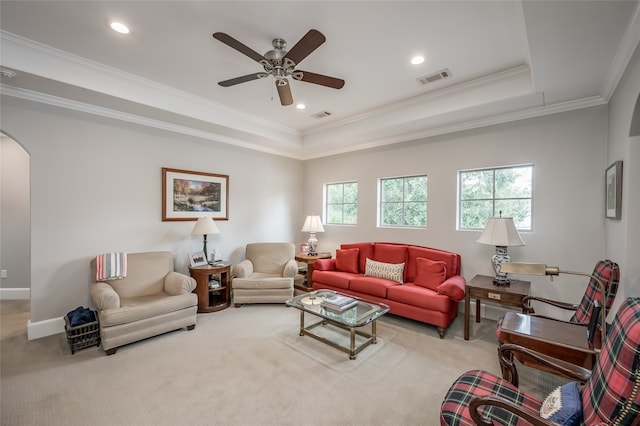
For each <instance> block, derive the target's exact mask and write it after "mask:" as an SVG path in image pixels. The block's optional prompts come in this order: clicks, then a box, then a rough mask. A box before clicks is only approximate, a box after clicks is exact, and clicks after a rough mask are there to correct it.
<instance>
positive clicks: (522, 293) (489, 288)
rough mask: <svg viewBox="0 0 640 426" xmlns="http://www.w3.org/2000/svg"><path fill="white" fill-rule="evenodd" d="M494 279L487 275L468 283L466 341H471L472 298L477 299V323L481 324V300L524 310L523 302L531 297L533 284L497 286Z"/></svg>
mask: <svg viewBox="0 0 640 426" xmlns="http://www.w3.org/2000/svg"><path fill="white" fill-rule="evenodd" d="M493 278H494V277H490V276H487V275H476V276H475V277H473V278H472V279H471V281H469V282H468V283H467V286H466V290H465V294H464V340H469V317H470V316H471V299H472V298H473V299H476V322H480V301H481V300H484V301H489V302H494V303H498V304H501V305H508V306H515V307H518V308H521V309H523V303H522V300H523V299H524V298H525V297H526V296H528V295H529V290H530V289H531V282H529V281H520V280H510V281H511V284H510V285H495V284H494V283H493Z"/></svg>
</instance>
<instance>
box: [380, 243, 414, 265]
mask: <svg viewBox="0 0 640 426" xmlns="http://www.w3.org/2000/svg"><path fill="white" fill-rule="evenodd" d="M372 259H373V260H376V261H378V262H384V263H405V262H406V261H407V246H405V245H401V244H384V243H376V245H375V247H374V249H373V257H372Z"/></svg>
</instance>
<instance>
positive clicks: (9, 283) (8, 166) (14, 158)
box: [0, 132, 31, 300]
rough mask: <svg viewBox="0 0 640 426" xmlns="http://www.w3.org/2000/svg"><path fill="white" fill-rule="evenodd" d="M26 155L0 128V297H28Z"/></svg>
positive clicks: (29, 257) (28, 244) (28, 236)
mask: <svg viewBox="0 0 640 426" xmlns="http://www.w3.org/2000/svg"><path fill="white" fill-rule="evenodd" d="M29 176H30V156H29V153H28V152H27V151H25V150H24V148H23V147H22V146H20V144H19V143H17V142H16V141H15V140H14V139H13V138H11V137H10V136H8V135H6V134H5V133H2V132H0V277H1V278H0V299H1V300H9V299H27V300H28V299H29V298H30V297H29V295H30V286H31V272H30V271H31V250H30V240H31V238H30V228H31V225H30V211H31V209H30V195H29V185H30V183H29Z"/></svg>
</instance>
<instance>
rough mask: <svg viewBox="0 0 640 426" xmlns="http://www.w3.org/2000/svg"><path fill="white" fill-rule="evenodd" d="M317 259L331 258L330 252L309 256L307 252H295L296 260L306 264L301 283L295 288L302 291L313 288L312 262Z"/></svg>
mask: <svg viewBox="0 0 640 426" xmlns="http://www.w3.org/2000/svg"><path fill="white" fill-rule="evenodd" d="M318 259H331V253H318V254H317V255H315V256H311V255H310V254H309V253H298V254H296V260H297V261H298V262H301V263H305V264H306V265H307V274H306V275H305V277H304V281H303V283H302V285H297V286H296V289H298V290H300V291H304V292H309V291H312V290H313V287H312V286H313V264H314V262H315V261H316V260H318Z"/></svg>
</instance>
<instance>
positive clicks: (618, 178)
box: [605, 161, 622, 219]
mask: <svg viewBox="0 0 640 426" xmlns="http://www.w3.org/2000/svg"><path fill="white" fill-rule="evenodd" d="M606 191H607V193H606V194H605V195H606V200H607V201H606V204H607V205H606V212H607V216H606V217H607V218H609V219H620V218H621V217H622V161H616V162H615V163H613V164H612V165H610V166H609V168H607V177H606Z"/></svg>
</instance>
